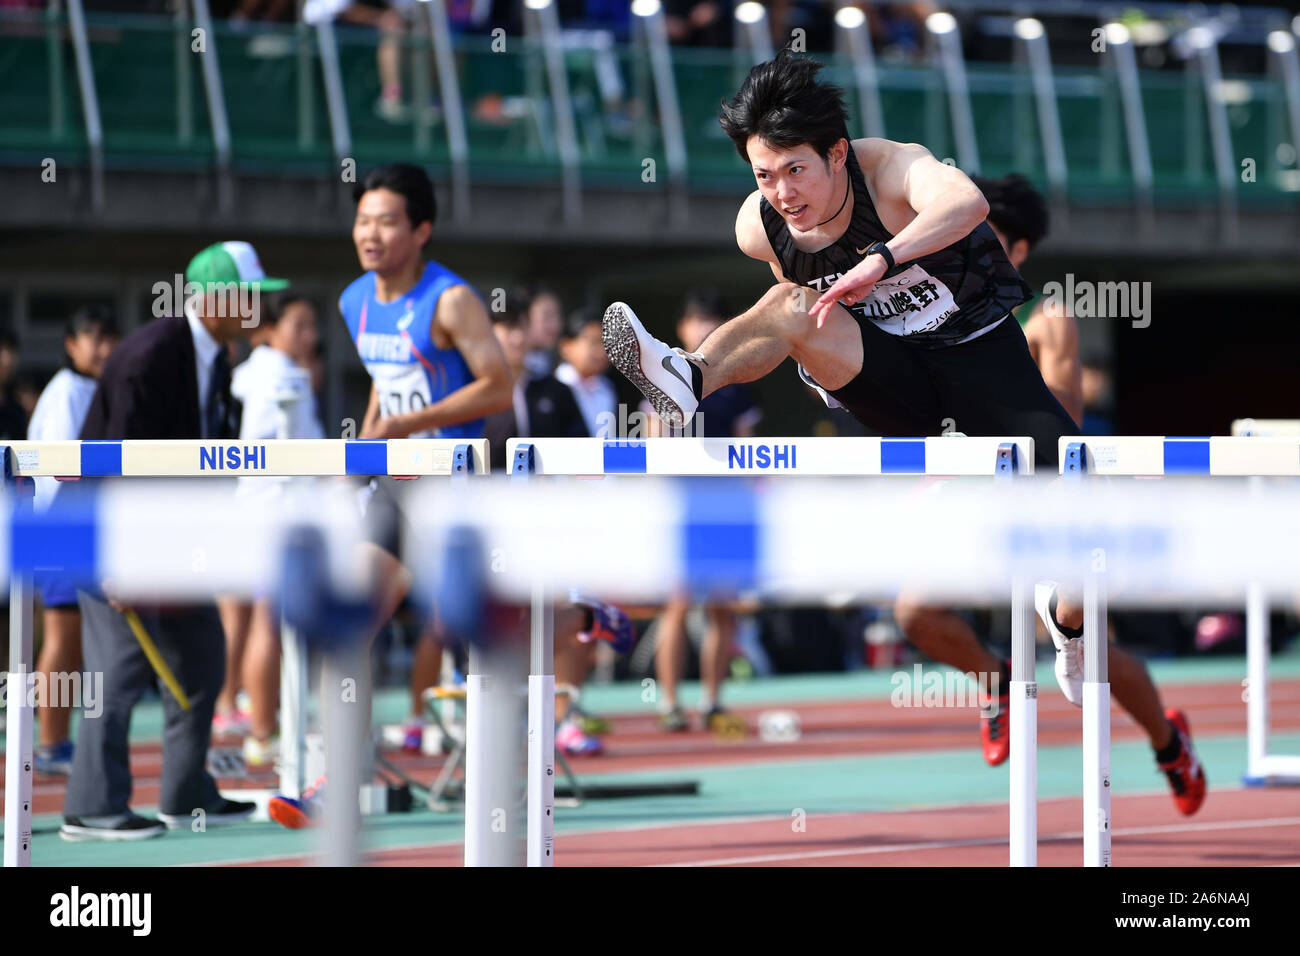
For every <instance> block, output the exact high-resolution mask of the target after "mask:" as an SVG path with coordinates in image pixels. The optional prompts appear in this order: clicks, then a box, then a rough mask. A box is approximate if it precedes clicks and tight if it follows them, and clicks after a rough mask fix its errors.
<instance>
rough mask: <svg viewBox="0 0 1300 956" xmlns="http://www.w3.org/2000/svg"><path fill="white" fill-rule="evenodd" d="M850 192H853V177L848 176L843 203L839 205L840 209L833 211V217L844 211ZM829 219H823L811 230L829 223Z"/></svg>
mask: <svg viewBox="0 0 1300 956" xmlns="http://www.w3.org/2000/svg"><path fill="white" fill-rule="evenodd" d="M852 191H853V177H852V176H849V185H848V188H847V189H845V190H844V202H842V203H840V208H839V209H836V210H835V216H838V215H839V214H840V213H842V212H843V211H844V206H845V205H846V204H847V203H848V201H849V193H851V192H852ZM835 216H831V219H834V218H835ZM831 219H823V220H822V221H821V222H819V223H817V225H816V226H813V228H814V229H817V228H818V227H820V226H824V225H826V224H827V223H828V222H830V221H831Z"/></svg>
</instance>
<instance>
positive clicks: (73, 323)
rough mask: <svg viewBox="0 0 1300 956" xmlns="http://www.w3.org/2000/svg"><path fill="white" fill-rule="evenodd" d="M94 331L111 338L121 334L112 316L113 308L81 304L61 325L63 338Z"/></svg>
mask: <svg viewBox="0 0 1300 956" xmlns="http://www.w3.org/2000/svg"><path fill="white" fill-rule="evenodd" d="M95 332H98V333H99V334H100V335H108V336H111V337H113V338H117V337H118V336H119V335H120V334H121V333H120V332H119V331H118V328H117V319H115V318H114V317H113V310H112V309H110V308H108V307H107V306H103V305H83V306H82V307H81V308H79V309H78V310H77V311H76V312H73V313H72V315H71V316H70V317H69V318H68V321H67V322H66V323H64V326H63V337H64V338H65V339H72V338H76V337H77V336H78V335H85V334H86V333H95Z"/></svg>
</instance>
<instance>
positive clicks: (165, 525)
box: [0, 439, 489, 866]
mask: <svg viewBox="0 0 1300 956" xmlns="http://www.w3.org/2000/svg"><path fill="white" fill-rule="evenodd" d="M0 449H3V450H4V453H5V461H4V463H3V464H4V468H5V482H6V484H9V483H10V482H12V481H14V480H15V479H24V478H37V477H52V478H58V479H61V480H79V479H81V478H96V479H98V478H109V477H139V478H231V477H251V476H263V477H309V476H310V477H344V476H354V477H374V476H392V477H400V478H416V477H420V476H425V475H429V476H432V475H443V476H446V475H469V474H486V473H487V470H488V467H489V465H488V461H489V459H488V446H487V441H486V440H484V439H477V440H470V441H464V440H451V439H392V440H352V439H296V440H266V441H253V442H242V441H231V440H213V441H200V440H179V441H133V440H123V441H85V442H80V441H55V442H31V441H15V442H5V443H0ZM120 490H121V489H120V488H114V489H113V490H111V491H107V492H106V493H105V494H104V495H103V496H102V498H103V501H102V503H103V504H105V505H107V506H108V507H111V502H112V500H113V498H114V493H115V492H117V491H120ZM335 490H337V489H335ZM217 500H218V501H224V500H225V499H224V497H218V498H217ZM327 501H332V503H333V507H334V508H335V509H342V512H343V513H342V514H336V515H335V516H334V518H335V524H336V525H337V524H339V523H342V524H343V525H355V523H356V522H355V519H356V514H355V512H356V505H355V497H354V496H351V495H350V494H344V495H341V496H338V497H331V496H329V495H326V494H323V493H320V494H318V497H317V506H318V507H319V506H323V505H324V504H325V503H326V502H327ZM230 502H231V507H232V508H234V509H235V511H234V513H233V515H221V513H220V512H215V513H213V514H208V513H203V512H201V511H200V512H196V511H194V510H192V509H189V508H186V507H185V503H184V501H177V500H175V499H173V498H169V497H168V496H167V495H166V494H165V493H162V494H160V496H159V498H158V499H157V500H156V502H155V503H156V505H157V508H156V510H155V512H154V514H153V515H152V520H153V522H154V527H155V529H156V530H157V531H158V532H162V533H164V534H169V535H172V536H174V537H176V538H177V539H181V538H182V537H183V535H184V534H186V533H189V532H191V531H192V530H193V529H195V528H196V527H200V526H201V527H202V528H204V529H205V531H206V535H207V537H206V540H205V542H204V544H203V546H202V547H201V548H195V547H190V548H189V549H188V551H187V552H186V553H187V554H188V556H187V557H183V558H182V559H180V560H177V559H176V557H175V555H174V554H173V555H169V554H167V549H166V548H165V547H155V546H151V545H157V544H158V542H157V541H154V540H151V539H152V538H154V537H155V536H147V535H140V536H137V535H135V534H134V533H133V532H134V530H135V528H133V526H132V525H130V524H124V525H122V524H118V523H117V522H116V520H115V519H116V516H112V517H110V518H109V519H107V520H106V521H105V522H104V525H105V527H111V528H112V530H113V532H114V533H113V534H111V535H108V540H107V541H102V542H99V543H98V547H99V549H100V552H101V553H100V554H99V555H98V557H99V558H100V559H102V560H103V561H104V562H105V563H106V564H107V565H110V566H111V565H113V564H115V563H117V564H126V565H132V564H134V565H136V567H135V568H134V571H135V573H134V574H131V573H128V574H127V575H126V577H125V578H124V579H123V581H122V583H123V585H124V586H125V587H126V588H127V589H130V588H131V587H132V583H131V582H132V581H139V580H141V579H145V585H144V587H143V588H142V589H140V590H138V591H137V594H138V595H139V596H144V597H148V596H150V595H149V587H150V586H152V585H154V584H162V585H163V587H164V589H168V590H170V592H171V593H172V594H174V595H177V596H180V595H185V596H191V597H206V598H211V596H212V595H213V594H215V593H219V592H229V593H242V594H244V595H245V596H247V597H250V598H251V597H254V596H256V595H257V594H259V593H261V592H262V591H263V590H264V589H265V587H266V585H267V584H268V583H270V582H272V581H273V580H274V573H275V570H276V567H277V565H276V561H275V559H274V556H273V555H271V554H270V552H271V551H273V550H274V549H273V548H271V547H269V546H268V549H267V553H264V554H261V555H250V554H249V553H248V551H247V548H246V547H245V546H241V545H240V544H239V542H247V541H248V540H249V538H248V537H242V536H240V533H239V530H240V527H241V525H240V521H242V522H243V526H244V527H246V528H253V529H257V528H263V527H265V526H266V522H267V520H268V516H267V515H266V514H265V511H266V510H267V509H266V506H265V505H261V506H253V505H249V504H246V503H245V504H238V503H237V499H235V498H234V497H233V495H231V496H230ZM310 508H311V505H310V504H306V505H303V506H302V508H300V510H299V511H298V512H297V513H298V515H299V518H300V519H310V518H319V516H316V515H312V514H310ZM302 509H307V511H306V513H304V512H303V510H302ZM219 516H220V517H219ZM6 517H7V516H6ZM235 517H237V518H238V519H240V521H235V520H233V518H235ZM279 517H281V518H283V517H285V516H279ZM131 520H140V516H135V517H133V518H132V519H131ZM214 520H215V521H219V523H214ZM335 530H338V529H337V527H336V529H335ZM351 530H353V531H355V528H352V529H351ZM252 540H258V541H259V543H264V539H261V538H256V537H255V538H253V539H252ZM350 540H351V543H352V544H355V543H356V541H357V540H359V539H356V538H355V537H354V538H352V539H350ZM11 543H12V542H9V541H6V542H5V544H4V558H5V560H6V562H7V561H8V559H9V556H10V554H9V548H10V545H11ZM178 544H179V541H178ZM340 550H341V552H342V553H341V556H340V557H339V560H338V561H336V564H339V563H342V562H346V553H347V552H348V549H346V548H345V549H340ZM352 550H353V551H354V550H355V549H354V548H353V549H352ZM200 551H201V552H202V554H203V556H204V561H203V569H204V570H203V572H202V573H201V574H196V572H195V571H194V570H193V569H194V567H195V564H194V561H195V556H196V554H198V553H199V552H200ZM209 559H211V560H212V562H213V564H214V565H221V564H225V563H227V562H228V563H229V564H230V565H231V567H232V568H237V570H238V572H239V573H238V574H237V575H236V578H235V580H234V581H230V582H228V585H229V586H224V587H223V586H221V585H220V584H218V583H216V582H214V581H212V580H211V579H210V575H209V567H210V564H209ZM352 570H353V571H354V572H355V570H356V569H355V568H354V569H352ZM118 577H119V575H116V574H115V575H113V578H114V582H115V584H117V582H118ZM355 580H356V579H354V583H355ZM123 596H128V595H127V593H126V591H124V592H123ZM32 603H33V595H32V585H31V578H30V576H29V575H26V574H23V573H12V574H11V575H10V636H9V668H10V671H11V681H12V678H13V675H15V674H16V675H19V677H20V678H21V677H24V676H25V675H26V674H29V673H31V672H32V670H33V667H34V661H33V659H32ZM288 657H289V658H291V659H292V658H294V657H295V655H294V654H293V653H292V652H291V653H290V654H289V655H288ZM291 663H292V664H293V669H292V670H291V671H290V672H289V673H288V675H287V676H288V677H289V678H290V680H289V681H287V682H286V681H284V680H282V684H281V687H282V693H283V692H284V689H285V684H286V683H289V684H295V683H297V681H296V680H293V678H294V677H295V676H300V675H304V674H305V661H303V660H302V654H301V653H299V654H298V655H297V659H296V661H294V660H291ZM13 686H14V685H13V683H12V682H11V684H10V687H11V688H12V687H13ZM20 686H21V683H20ZM289 690H290V694H289V698H290V699H288V700H282V707H281V721H282V722H281V746H282V747H283V748H285V752H284V760H283V761H282V764H281V787H282V789H283V790H284V791H285V792H287V793H290V794H293V795H297V794H300V793H301V791H302V787H303V785H304V781H303V772H304V767H303V763H304V760H303V757H304V750H305V745H304V739H305V733H306V725H305V714H306V706H305V700H304V697H305V687H304V686H296V687H290V688H289ZM9 700H10V709H9V720H8V722H7V727H6V748H7V755H6V760H7V765H6V777H5V865H6V866H28V865H30V863H31V842H30V834H31V781H32V748H33V734H32V730H33V726H32V714H31V709H30V708H29V707H27V706H26V703H27V695H26V693H25V692H24V693H19V694H13V693H11V694H10V698H9ZM364 782H365V783H367V784H368V783H369V781H364Z"/></svg>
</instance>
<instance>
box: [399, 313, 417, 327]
mask: <svg viewBox="0 0 1300 956" xmlns="http://www.w3.org/2000/svg"><path fill="white" fill-rule="evenodd" d="M414 321H415V313H413V312H408V313H406V315H404V316H402V317H401V318H400V319H398V320H397V327H398V328H399V329H403V330H405V329H406V328H407V327H408V326H410V324H411V323H412V322H414Z"/></svg>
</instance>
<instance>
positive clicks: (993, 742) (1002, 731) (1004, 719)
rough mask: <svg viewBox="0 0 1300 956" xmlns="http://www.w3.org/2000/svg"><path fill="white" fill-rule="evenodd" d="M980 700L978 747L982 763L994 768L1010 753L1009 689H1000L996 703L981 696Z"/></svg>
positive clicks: (1004, 760) (989, 698)
mask: <svg viewBox="0 0 1300 956" xmlns="http://www.w3.org/2000/svg"><path fill="white" fill-rule="evenodd" d="M980 699H981V702H982V704H981V707H980V745H981V746H982V748H983V750H984V762H985V763H987V764H988V765H989V766H990V767H996V766H998V765H999V764H1002V763H1005V762H1006V759H1007V757H1008V756H1009V755H1010V753H1011V688H1010V687H1003V688H1001V689H1000V693H999V694H998V697H997V700H996V701H994V700H993V699H992V698H991V697H985V696H984V695H983V694H981V698H980Z"/></svg>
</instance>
